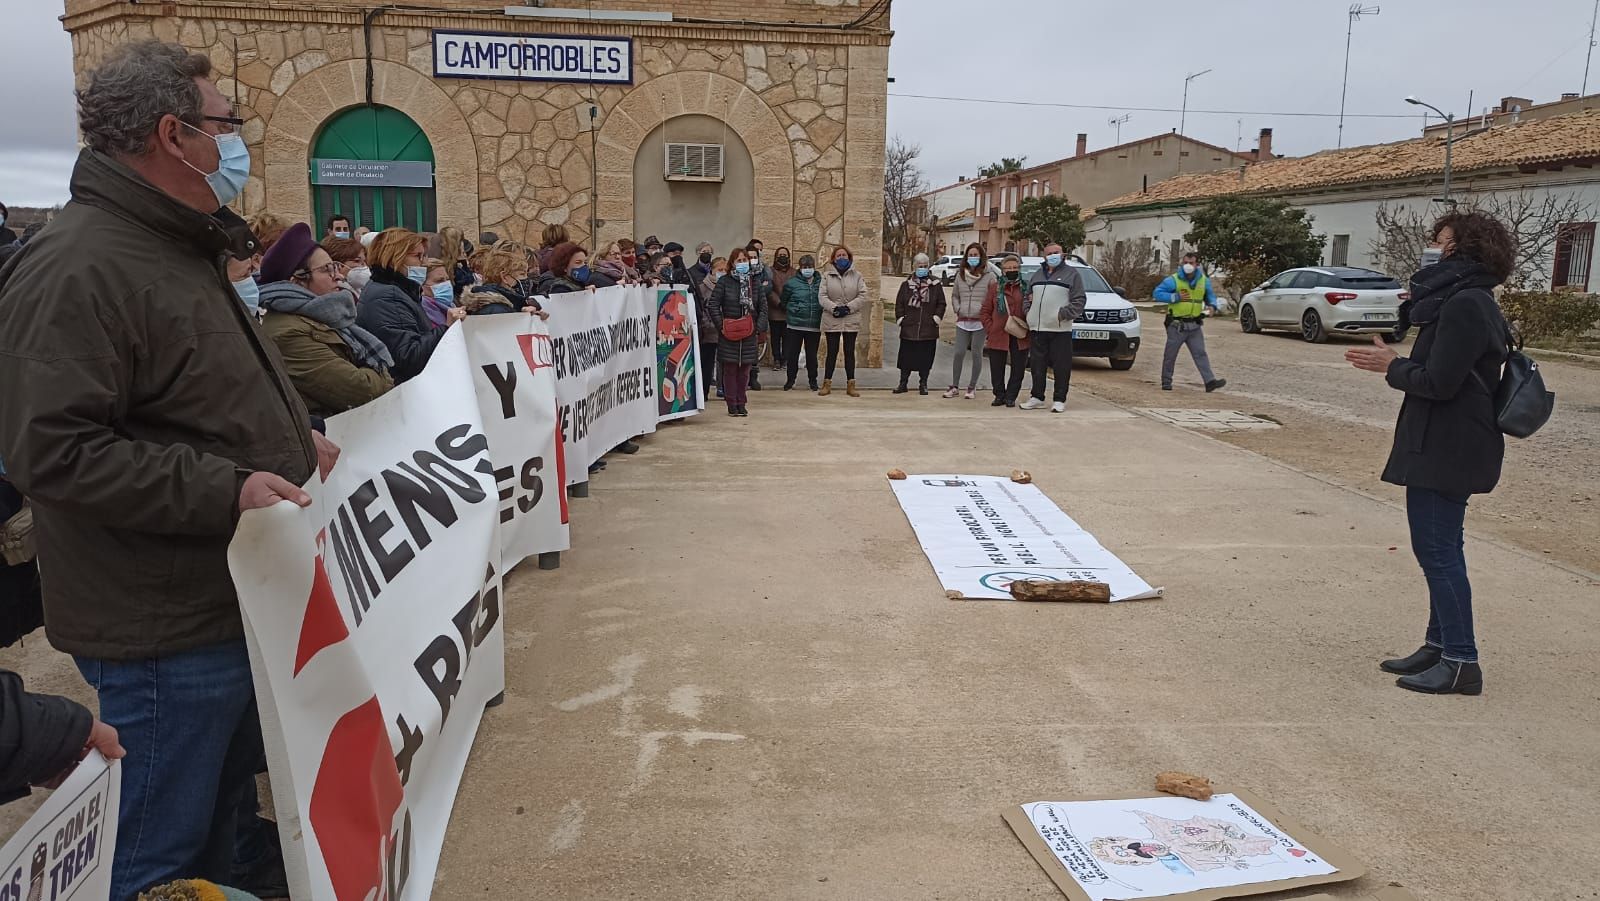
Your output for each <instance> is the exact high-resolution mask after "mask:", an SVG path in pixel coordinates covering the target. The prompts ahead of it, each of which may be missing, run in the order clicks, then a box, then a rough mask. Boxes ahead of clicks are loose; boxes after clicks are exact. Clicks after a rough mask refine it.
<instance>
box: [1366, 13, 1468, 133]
mask: <svg viewBox="0 0 1600 901" xmlns="http://www.w3.org/2000/svg"><path fill="white" fill-rule="evenodd" d="M1380 12H1382V10H1381V9H1380V8H1379V7H1376V6H1362V5H1361V4H1360V3H1352V4H1350V13H1349V15H1350V26H1349V28H1347V29H1346V30H1345V34H1344V87H1342V88H1340V89H1339V146H1340V147H1343V146H1344V98H1345V95H1346V94H1348V93H1349V92H1350V39H1351V38H1353V37H1354V36H1355V33H1356V20H1357V19H1359V18H1361V17H1362V16H1375V15H1377V14H1378V13H1380ZM1467 112H1469V113H1470V112H1471V110H1468V111H1467Z"/></svg>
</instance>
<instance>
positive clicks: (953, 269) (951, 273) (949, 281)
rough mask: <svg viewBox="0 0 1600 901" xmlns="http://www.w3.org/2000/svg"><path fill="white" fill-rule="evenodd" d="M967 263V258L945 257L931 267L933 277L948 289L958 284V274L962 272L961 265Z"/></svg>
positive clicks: (935, 261) (934, 262)
mask: <svg viewBox="0 0 1600 901" xmlns="http://www.w3.org/2000/svg"><path fill="white" fill-rule="evenodd" d="M964 262H966V258H965V257H952V256H944V257H940V258H938V259H937V260H934V261H933V265H932V266H931V267H929V268H930V269H931V271H932V272H933V277H934V278H936V279H938V280H939V283H940V284H942V285H944V286H945V287H946V288H948V287H950V286H951V285H953V284H955V283H956V273H957V272H960V271H961V264H962V263H964Z"/></svg>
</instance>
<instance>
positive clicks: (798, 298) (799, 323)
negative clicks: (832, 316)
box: [783, 272, 822, 332]
mask: <svg viewBox="0 0 1600 901" xmlns="http://www.w3.org/2000/svg"><path fill="white" fill-rule="evenodd" d="M821 292H822V274H821V273H818V272H813V273H811V277H810V278H806V277H805V276H803V275H800V274H798V273H796V274H795V275H791V276H789V279H788V281H786V282H784V283H783V309H784V312H785V313H787V314H788V315H789V320H788V321H789V328H792V329H798V330H799V331H802V332H817V331H821V330H822V306H821V305H820V304H819V303H817V295H818V294H820V293H821Z"/></svg>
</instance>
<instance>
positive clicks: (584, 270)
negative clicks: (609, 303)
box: [572, 266, 589, 285]
mask: <svg viewBox="0 0 1600 901" xmlns="http://www.w3.org/2000/svg"><path fill="white" fill-rule="evenodd" d="M572 280H573V281H575V282H577V283H578V284H580V285H582V284H585V283H587V282H588V281H589V267H588V266H579V267H578V268H576V269H574V270H572Z"/></svg>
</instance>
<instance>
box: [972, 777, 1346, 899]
mask: <svg viewBox="0 0 1600 901" xmlns="http://www.w3.org/2000/svg"><path fill="white" fill-rule="evenodd" d="M1004 817H1005V820H1006V823H1007V824H1008V825H1010V827H1011V829H1012V831H1013V832H1015V833H1016V835H1017V838H1018V839H1020V840H1021V841H1022V844H1023V845H1024V846H1025V847H1026V848H1027V849H1028V851H1029V853H1030V854H1032V855H1033V857H1034V859H1035V860H1037V861H1038V862H1039V865H1040V866H1041V867H1044V869H1045V871H1046V872H1047V873H1049V875H1050V878H1051V880H1052V881H1054V882H1055V883H1056V886H1057V887H1058V888H1060V889H1061V890H1062V892H1064V893H1066V895H1067V896H1068V897H1070V898H1073V899H1075V901H1138V899H1146V898H1164V899H1171V901H1213V899H1220V898H1235V897H1239V896H1241V895H1253V894H1263V893H1267V892H1281V891H1285V890H1287V889H1292V888H1299V887H1302V886H1310V885H1324V884H1328V883H1332V882H1344V881H1348V880H1352V879H1357V878H1359V877H1361V876H1362V875H1363V874H1364V873H1365V867H1363V866H1362V865H1361V864H1360V863H1358V862H1357V861H1355V860H1354V859H1353V858H1351V857H1350V856H1349V854H1347V853H1346V852H1344V851H1343V850H1341V849H1339V848H1337V847H1335V846H1333V845H1332V844H1331V843H1329V842H1327V841H1326V840H1324V839H1322V838H1321V837H1319V836H1315V835H1313V834H1311V833H1309V832H1307V831H1306V830H1305V829H1304V828H1303V827H1301V826H1300V825H1298V824H1296V823H1294V822H1293V821H1291V820H1288V819H1287V818H1286V817H1284V816H1283V814H1281V813H1278V812H1277V811H1275V810H1273V809H1271V808H1270V807H1268V806H1267V805H1265V804H1264V803H1262V802H1261V801H1259V800H1257V799H1254V798H1250V797H1248V796H1246V795H1244V794H1243V793H1240V792H1232V793H1223V794H1218V795H1216V796H1215V797H1213V798H1212V799H1211V800H1209V801H1194V800H1190V799H1188V798H1176V797H1172V796H1169V795H1157V796H1153V797H1126V798H1099V799H1080V800H1072V801H1036V802H1033V803H1029V804H1023V805H1021V806H1019V807H1013V808H1009V809H1008V810H1006V811H1005V813H1004Z"/></svg>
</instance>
